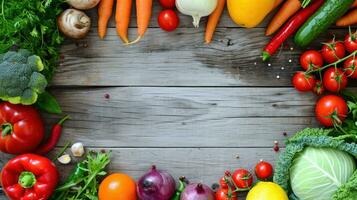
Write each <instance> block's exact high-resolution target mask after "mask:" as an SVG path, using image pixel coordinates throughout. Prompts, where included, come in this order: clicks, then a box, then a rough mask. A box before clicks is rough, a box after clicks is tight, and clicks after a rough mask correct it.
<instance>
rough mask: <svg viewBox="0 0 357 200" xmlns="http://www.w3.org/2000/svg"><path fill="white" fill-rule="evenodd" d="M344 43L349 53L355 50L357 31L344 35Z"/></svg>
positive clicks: (356, 46)
mask: <svg viewBox="0 0 357 200" xmlns="http://www.w3.org/2000/svg"><path fill="white" fill-rule="evenodd" d="M344 44H345V47H346V50H347V51H348V52H349V53H353V52H354V51H357V32H355V33H352V34H348V35H346V37H345V41H344Z"/></svg>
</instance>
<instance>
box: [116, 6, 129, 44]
mask: <svg viewBox="0 0 357 200" xmlns="http://www.w3.org/2000/svg"><path fill="white" fill-rule="evenodd" d="M131 5H132V0H117V7H116V13H115V22H116V28H117V33H118V35H119V37H120V38H121V40H122V41H123V42H124V43H125V44H128V43H129V39H128V28H129V24H130V15H131Z"/></svg>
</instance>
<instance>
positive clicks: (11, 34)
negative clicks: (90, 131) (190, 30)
mask: <svg viewBox="0 0 357 200" xmlns="http://www.w3.org/2000/svg"><path fill="white" fill-rule="evenodd" d="M353 1H354V0H344V1H343V2H339V0H329V1H328V2H324V1H323V0H315V1H314V2H313V1H312V0H304V1H303V2H302V3H301V5H299V6H302V7H303V8H304V9H303V10H301V11H299V12H298V10H299V9H293V13H290V14H289V15H290V16H292V15H293V14H294V13H295V12H297V13H296V14H295V16H293V17H292V18H291V19H290V21H288V22H287V23H286V25H285V26H284V27H283V28H282V29H281V31H280V32H278V33H277V35H276V36H275V37H274V38H273V39H272V42H271V43H269V44H268V46H267V47H266V48H265V51H264V52H263V59H264V60H267V59H268V58H269V57H270V56H271V55H272V54H273V53H275V51H276V50H277V49H278V48H279V46H280V45H281V44H282V43H283V42H284V41H285V40H286V39H287V38H288V37H289V36H291V35H292V34H294V33H295V32H296V31H297V34H296V36H295V42H296V43H297V44H298V45H300V46H307V44H309V43H310V42H311V41H312V40H314V39H315V38H316V37H317V36H318V35H319V33H321V32H323V31H324V30H325V29H327V28H328V27H329V26H330V25H331V24H332V23H334V22H335V21H336V20H337V19H338V18H339V17H341V16H342V15H343V14H344V13H345V12H346V10H348V8H349V7H350V6H351V5H352V3H353ZM103 2H105V1H103ZM144 2H145V3H144ZM279 3H281V1H279ZM279 3H278V4H279ZM293 3H296V2H293ZM310 3H312V4H311V5H310ZM337 3H340V4H339V5H338V6H337V8H336V9H334V8H333V6H334V5H335V4H337ZM213 5H214V1H211V2H210V8H209V10H210V11H209V12H210V13H213V14H212V15H211V16H210V17H209V21H208V25H207V29H206V35H205V40H206V43H210V42H211V40H212V37H213V34H214V29H215V28H216V25H217V23H218V22H219V18H220V16H221V14H222V11H223V8H224V5H225V1H224V0H220V1H219V4H218V5H219V6H218V7H217V9H216V10H214V6H213ZM321 5H322V6H321ZM103 6H109V7H111V8H112V7H113V5H104V4H100V6H99V10H100V11H101V9H105V7H103ZM151 6H152V1H145V0H144V1H141V0H139V1H138V2H137V9H138V10H137V11H138V14H139V15H138V18H140V19H142V20H139V21H138V38H137V39H136V40H134V41H133V42H129V40H128V38H127V32H126V31H127V27H128V21H126V22H121V21H118V19H117V24H121V23H124V25H121V26H119V29H118V33H119V35H120V37H121V38H122V39H123V41H124V42H125V43H126V44H133V43H136V42H138V41H139V40H140V39H141V38H142V37H143V36H144V34H145V31H146V29H147V27H148V23H149V20H150V16H151ZM185 6H189V5H180V6H178V9H179V11H180V12H182V13H184V14H187V15H192V13H191V12H188V11H187V10H185V8H184V7H185ZM231 6H232V5H231ZM270 6H273V4H271V5H270ZM274 6H276V5H274ZM320 6H321V7H320ZM5 7H6V8H8V7H9V8H11V9H4V8H5ZM65 7H66V5H65V4H64V1H63V0H59V1H56V0H36V1H33V0H23V1H16V2H15V1H6V0H2V1H1V12H0V17H1V18H2V19H3V20H0V35H3V36H4V37H2V38H1V39H0V54H1V53H5V52H8V51H9V52H10V53H6V54H2V55H0V58H1V60H2V59H4V60H5V61H7V62H8V63H7V64H9V63H10V61H12V60H14V61H16V62H19V63H23V64H25V63H26V62H27V63H26V64H27V65H31V66H32V67H36V68H37V69H36V70H35V72H34V73H37V72H41V73H42V74H43V75H44V76H45V78H46V81H47V82H46V84H44V82H42V85H41V87H46V86H47V83H48V82H50V81H51V79H52V76H53V74H54V72H55V67H56V65H57V62H58V59H59V57H60V55H59V47H60V45H61V44H62V43H63V41H64V38H63V37H62V36H61V35H60V33H59V30H58V27H57V23H56V21H57V20H56V19H57V16H58V15H59V14H60V13H61V12H62V11H63V8H65ZM121 9H125V8H121ZM19 10H25V11H24V12H20V14H19ZM102 11H103V10H102ZM269 12H270V10H266V14H268V13H269ZM78 13H79V15H82V14H83V12H81V11H78ZM145 13H146V14H145ZM326 13H327V14H326ZM117 14H118V13H117ZM141 14H145V15H142V16H141ZM352 14H353V13H352ZM124 15H125V16H123V17H124V18H130V13H124ZM173 15H174V16H175V13H174V14H173ZM328 15H331V16H332V17H327V16H328ZM84 16H85V14H84ZM311 16H312V17H311ZM193 17H194V25H195V26H198V24H199V17H198V16H193ZM288 18H289V17H287V18H285V20H287V19H288ZM312 18H319V19H320V21H319V23H317V22H316V20H312ZM108 19H109V18H106V19H105V20H106V22H105V23H103V24H102V25H104V24H105V25H106V24H107V23H108V21H107V20H108ZM234 20H235V21H236V22H237V21H239V20H238V19H237V18H234ZM162 23H163V22H162ZM162 23H160V21H159V25H160V27H161V28H162V29H164V30H165V26H164V25H163V24H162ZM177 23H178V22H176V25H175V26H173V27H170V28H168V29H167V31H172V30H174V29H175V28H176V27H177ZM237 23H238V22H237ZM256 23H258V21H257V22H256ZM283 24H284V23H280V25H283ZM86 25H88V24H86ZM316 25H319V28H318V29H317V28H315V27H316ZM252 26H253V25H252ZM300 26H302V27H300ZM85 28H86V29H85V30H84V31H88V26H86V27H85ZM100 28H103V27H100ZM104 28H105V27H104ZM276 30H277V29H276ZM102 31H104V32H100V31H99V32H100V37H104V35H105V30H102ZM312 33H313V34H312ZM85 34H86V33H84V35H85ZM267 34H268V33H267ZM350 34H351V32H350ZM82 36H83V34H82V35H80V36H78V37H82ZM72 37H76V36H72ZM328 45H330V46H328ZM327 46H328V47H329V48H331V49H333V46H332V45H331V44H327ZM23 49H27V50H29V51H30V53H29V52H28V51H24V50H23ZM356 53H357V51H354V52H352V53H351V54H350V55H348V56H346V57H344V58H340V59H339V60H337V61H335V62H332V63H331V64H327V65H325V66H320V67H321V68H319V69H315V68H314V67H315V66H314V65H312V66H309V69H308V70H307V72H305V75H306V77H305V78H306V79H309V76H310V74H312V73H316V72H318V73H319V75H320V77H321V71H322V70H324V69H326V68H328V67H331V66H334V67H335V69H337V65H338V64H339V63H341V62H343V61H345V60H347V59H349V58H353V59H355V57H356ZM24 59H26V61H24ZM353 65H354V64H353ZM310 67H311V68H310ZM354 67H356V66H354ZM352 73H354V71H352ZM24 78H28V77H24ZM31 78H33V77H32V76H31ZM31 80H32V79H30V81H31ZM340 89H343V88H339V91H338V92H340ZM34 91H36V92H37V93H38V94H37V93H34V94H33V95H34V97H33V98H34V99H33V100H34V101H35V102H36V106H37V107H38V108H40V109H42V110H45V111H47V112H49V113H55V114H60V113H61V109H60V106H59V104H58V103H57V101H56V100H55V99H54V97H53V96H52V95H51V94H49V93H48V92H44V91H42V89H38V88H36V89H34ZM37 95H39V96H38V97H37ZM342 95H344V97H345V99H348V102H347V104H348V107H349V110H350V112H349V114H348V117H347V120H346V121H343V120H342V121H341V120H340V118H339V117H340V116H339V115H335V116H331V117H334V118H333V120H335V121H334V123H333V125H335V129H324V130H322V129H305V130H303V131H301V132H299V133H297V134H296V135H295V136H294V137H293V138H291V139H289V140H288V141H287V150H286V151H285V152H283V153H282V154H281V157H280V161H279V162H278V165H277V171H276V174H275V176H274V181H275V182H276V183H278V184H279V185H280V186H282V187H283V189H285V190H286V192H287V193H288V194H289V193H290V194H291V196H290V198H292V199H296V196H294V194H293V193H292V191H291V187H290V186H289V183H287V182H288V180H289V169H290V167H291V166H292V165H293V164H292V163H293V159H294V156H295V154H296V155H298V154H300V153H301V152H302V151H303V149H304V148H305V146H313V147H332V148H336V149H339V150H342V151H346V152H348V153H350V154H351V155H353V156H354V157H357V144H356V141H357V136H356V135H357V128H356V126H357V125H356V120H357V97H355V96H354V95H353V94H352V95H351V94H348V93H346V92H345V93H343V94H342ZM0 96H1V93H0ZM22 97H23V96H21V95H19V97H16V98H14V99H11V100H9V101H10V102H12V101H15V102H17V101H20V102H22V101H21V98H22ZM19 99H20V100H19ZM3 100H4V99H3ZM5 100H8V99H7V97H6V98H5ZM24 102H26V103H27V102H28V101H24ZM26 103H24V104H25V105H26ZM29 104H30V103H29ZM346 107H347V106H346ZM334 114H336V113H334ZM68 118H69V117H68V116H66V117H64V118H63V119H62V120H61V121H60V122H59V123H58V124H56V125H55V126H54V127H53V130H52V134H51V137H50V138H49V139H48V141H47V142H46V143H45V144H43V145H41V146H40V147H39V148H38V149H37V150H36V151H35V152H36V153H37V154H41V155H43V154H46V153H48V152H49V151H50V150H52V149H53V147H54V146H55V144H56V143H57V141H58V139H59V137H60V134H61V130H62V124H63V122H64V121H65V120H67V119H68ZM345 118H346V116H345V117H344V118H343V119H345ZM2 129H3V132H4V131H5V134H7V133H6V132H8V131H10V130H11V129H12V128H11V127H10V126H6V127H5V128H2ZM68 146H69V144H67V145H66V146H65V147H64V149H63V150H62V151H61V154H63V152H64V151H65V150H66V149H67V147H68ZM76 147H77V148H79V150H78V149H77V151H78V152H79V154H80V155H82V153H83V146H82V147H81V146H80V145H79V144H77V146H76ZM72 148H73V146H72ZM80 148H82V150H80ZM274 149H275V147H274ZM72 152H73V155H74V156H76V155H75V153H74V150H73V149H72ZM78 152H77V153H78ZM80 152H82V153H80ZM61 154H59V155H58V156H57V157H56V158H58V157H59V158H58V159H59V160H62V161H63V162H68V161H70V160H68V155H61ZM20 157H21V158H20ZM20 157H16V158H14V159H12V160H11V161H10V162H9V163H8V164H7V165H6V167H5V168H11V167H9V166H11V165H14V166H12V167H16V164H14V163H15V162H16V160H18V159H29V160H31V159H33V160H36V162H40V163H42V164H43V165H44V166H45V165H50V163H51V162H50V161H49V160H46V159H43V157H39V156H36V155H31V154H26V155H21V156H20ZM109 157H110V153H105V152H89V153H88V154H87V157H86V159H85V160H84V161H82V162H80V163H78V164H77V166H76V168H75V169H74V170H73V172H72V174H71V175H70V176H69V177H68V178H67V180H66V181H65V182H64V183H63V185H61V186H60V187H58V188H57V189H56V190H55V193H54V194H53V195H52V194H50V193H49V192H47V193H45V194H37V193H33V194H32V195H43V196H38V198H40V197H41V198H45V199H47V198H49V197H50V196H51V198H50V199H53V200H60V199H67V198H74V199H77V198H81V197H82V196H85V197H86V198H88V199H97V198H98V197H97V192H98V191H97V190H98V185H99V182H98V177H102V176H104V175H106V171H105V167H106V166H107V165H108V164H109V162H110V158H109ZM13 162H14V163H13ZM33 164H34V163H31V162H28V163H26V166H28V167H29V168H30V167H31V165H33ZM4 173H5V174H6V175H8V174H11V170H7V169H5V172H4ZM255 173H256V175H257V177H258V179H260V180H270V179H271V178H272V177H271V176H272V174H273V168H272V166H271V165H270V164H269V163H266V162H264V161H261V162H259V163H258V165H257V166H256V168H255ZM12 175H13V176H19V177H20V178H19V183H18V184H19V185H21V186H22V187H23V188H30V187H33V186H34V185H35V184H36V178H35V177H34V175H33V173H32V172H31V171H30V170H29V171H26V172H23V173H21V174H12ZM50 175H51V176H53V177H52V183H47V184H48V186H49V190H48V191H52V190H54V188H53V187H54V186H55V185H56V184H55V183H57V182H58V174H57V176H56V173H55V172H50ZM8 176H9V175H8ZM114 176H115V177H116V178H117V177H118V176H119V177H120V179H121V180H126V182H127V183H128V184H127V188H124V189H125V190H130V191H131V192H132V194H131V195H133V193H135V194H136V190H138V195H139V197H140V198H142V199H150V198H152V196H150V195H151V194H150V192H149V193H148V192H147V191H148V190H151V189H153V188H151V185H150V184H148V181H149V180H150V179H152V178H153V177H160V178H161V179H164V180H165V181H166V182H168V183H169V184H168V185H169V186H170V187H169V189H168V190H167V191H160V192H158V194H157V195H160V196H157V197H156V199H169V198H170V197H172V194H174V195H173V197H172V199H173V200H178V199H180V196H181V199H182V198H183V199H190V198H192V197H189V196H190V195H192V193H195V195H196V197H195V198H198V196H200V195H201V193H202V194H204V196H205V197H207V198H208V199H214V198H215V197H214V196H216V198H224V199H225V198H229V199H236V198H237V196H236V194H237V192H241V191H249V190H251V189H252V190H251V191H253V190H254V188H258V187H276V186H274V185H270V186H267V185H265V186H263V183H264V181H263V182H261V183H262V184H260V183H259V184H257V185H256V186H255V187H253V188H252V184H253V177H252V174H251V173H250V172H249V171H247V170H244V169H238V170H236V171H235V172H234V173H233V174H231V173H230V172H229V171H226V172H225V174H224V176H223V177H222V178H221V180H220V189H219V190H217V193H216V194H214V193H213V192H212V191H211V189H210V188H209V187H208V186H206V185H203V184H201V183H198V184H188V181H187V180H186V179H185V178H184V177H180V179H179V187H178V188H177V190H176V186H175V181H174V179H173V177H172V176H171V175H170V174H168V173H167V172H165V171H161V170H157V169H156V167H155V166H153V167H152V169H151V170H149V172H148V173H146V174H145V175H144V176H142V177H141V178H140V180H139V181H138V183H137V185H136V184H135V181H134V180H132V179H131V178H130V177H128V176H126V175H123V174H112V175H110V176H108V177H107V178H106V179H105V180H104V181H103V182H102V185H101V186H100V188H99V196H102V195H104V196H106V195H107V193H110V195H113V194H114V193H115V192H114V193H113V191H106V192H101V191H103V190H106V189H101V188H104V187H106V186H108V185H110V184H111V183H112V182H110V181H109V182H107V180H108V179H111V178H112V177H114ZM113 179H115V178H113ZM16 181H17V180H16ZM356 182H357V171H355V173H354V174H353V176H351V178H350V180H349V182H347V183H346V184H344V185H343V186H341V187H340V188H339V189H338V191H337V192H336V193H335V194H334V196H333V199H334V200H342V199H353V198H354V197H355V196H356V195H357V191H356V189H355V185H356V184H357V183H356ZM105 185H106V186H105ZM136 187H137V188H136ZM160 187H166V188H167V186H165V185H160ZM185 188H186V189H185ZM279 188H280V187H279V186H278V188H275V189H277V190H279V192H278V193H280V194H283V193H284V192H283V191H282V190H280V189H279ZM175 190H176V191H175ZM121 192H123V191H121ZM175 192H176V193H175ZM13 195H14V194H13ZM116 195H117V194H116ZM274 195H277V194H274ZM278 195H279V194H278ZM182 196H183V197H182ZM280 197H281V198H284V199H285V197H284V195H282V196H280ZM134 198H136V195H135V197H134V196H130V198H129V199H134ZM195 198H194V199H195ZM276 198H278V197H276ZM248 199H249V195H248Z"/></svg>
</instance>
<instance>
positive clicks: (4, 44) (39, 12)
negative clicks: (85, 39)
mask: <svg viewBox="0 0 357 200" xmlns="http://www.w3.org/2000/svg"><path fill="white" fill-rule="evenodd" d="M0 1H1V2H0V3H1V5H0V54H1V53H5V52H7V51H8V50H9V49H11V48H12V47H13V46H18V47H20V48H22V49H28V50H29V51H31V53H33V54H35V55H38V56H39V57H41V59H42V61H43V63H44V70H43V72H42V73H43V74H44V75H45V76H46V78H47V80H51V79H52V76H53V73H54V71H55V67H56V66H57V61H58V59H59V46H60V45H61V44H62V42H63V40H64V39H63V37H62V36H61V35H60V33H59V30H58V27H57V20H56V19H57V16H58V15H59V14H60V13H61V12H62V10H63V9H62V5H63V0H21V1H16V0H0Z"/></svg>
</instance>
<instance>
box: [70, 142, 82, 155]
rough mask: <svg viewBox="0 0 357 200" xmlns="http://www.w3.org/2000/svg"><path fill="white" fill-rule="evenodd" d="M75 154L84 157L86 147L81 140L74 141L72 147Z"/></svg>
mask: <svg viewBox="0 0 357 200" xmlns="http://www.w3.org/2000/svg"><path fill="white" fill-rule="evenodd" d="M71 151H72V154H73V156H75V157H82V156H83V154H84V147H83V144H82V143H81V142H77V143H74V144H73V145H72V147H71Z"/></svg>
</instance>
